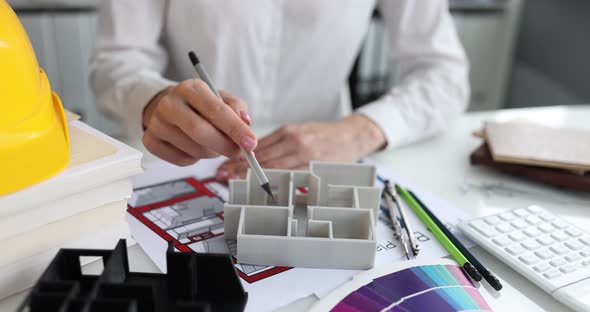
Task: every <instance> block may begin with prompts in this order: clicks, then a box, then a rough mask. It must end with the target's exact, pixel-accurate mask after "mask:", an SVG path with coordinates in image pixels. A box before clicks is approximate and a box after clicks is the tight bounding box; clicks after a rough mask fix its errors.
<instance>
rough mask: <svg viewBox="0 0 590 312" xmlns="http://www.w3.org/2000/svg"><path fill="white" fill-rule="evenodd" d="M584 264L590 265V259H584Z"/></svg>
mask: <svg viewBox="0 0 590 312" xmlns="http://www.w3.org/2000/svg"><path fill="white" fill-rule="evenodd" d="M582 265H583V266H589V265H590V260H584V261H582Z"/></svg>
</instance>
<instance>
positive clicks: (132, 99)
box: [123, 75, 176, 138]
mask: <svg viewBox="0 0 590 312" xmlns="http://www.w3.org/2000/svg"><path fill="white" fill-rule="evenodd" d="M175 84H176V82H174V81H172V80H168V79H165V78H162V77H161V76H159V75H149V76H146V75H142V76H141V78H139V79H138V80H137V81H136V82H135V83H134V84H133V85H132V86H131V88H130V89H129V92H128V93H127V96H126V98H125V102H124V104H125V105H124V110H125V111H124V114H123V115H124V118H125V120H124V124H125V131H126V133H127V136H128V138H141V136H142V135H143V109H144V108H145V106H146V105H147V104H148V102H149V101H150V100H151V99H152V98H153V97H154V96H155V95H156V94H158V92H160V91H162V90H164V89H165V88H167V87H169V86H173V85H175Z"/></svg>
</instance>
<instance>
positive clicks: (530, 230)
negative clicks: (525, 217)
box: [524, 227, 542, 237]
mask: <svg viewBox="0 0 590 312" xmlns="http://www.w3.org/2000/svg"><path fill="white" fill-rule="evenodd" d="M524 234H526V235H527V236H528V237H537V236H539V235H541V234H542V233H541V231H539V230H537V228H534V227H532V228H528V229H526V230H524Z"/></svg>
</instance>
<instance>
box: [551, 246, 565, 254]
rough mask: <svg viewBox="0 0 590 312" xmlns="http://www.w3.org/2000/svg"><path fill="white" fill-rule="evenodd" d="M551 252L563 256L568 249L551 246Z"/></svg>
mask: <svg viewBox="0 0 590 312" xmlns="http://www.w3.org/2000/svg"><path fill="white" fill-rule="evenodd" d="M549 249H551V251H553V252H554V253H556V254H558V255H563V254H566V253H568V252H569V249H567V247H565V246H563V245H555V246H551V248H549Z"/></svg>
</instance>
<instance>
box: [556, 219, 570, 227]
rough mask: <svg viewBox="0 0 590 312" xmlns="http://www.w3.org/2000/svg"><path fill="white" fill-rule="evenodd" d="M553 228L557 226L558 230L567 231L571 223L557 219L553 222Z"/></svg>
mask: <svg viewBox="0 0 590 312" xmlns="http://www.w3.org/2000/svg"><path fill="white" fill-rule="evenodd" d="M553 226H555V227H556V228H558V229H565V228H566V227H568V226H570V225H569V223H567V222H565V221H563V220H561V219H557V220H555V221H553Z"/></svg>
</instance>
